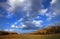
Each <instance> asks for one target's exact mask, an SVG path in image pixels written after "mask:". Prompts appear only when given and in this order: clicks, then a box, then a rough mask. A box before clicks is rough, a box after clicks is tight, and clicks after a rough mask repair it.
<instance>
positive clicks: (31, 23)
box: [0, 0, 60, 33]
mask: <svg viewBox="0 0 60 39" xmlns="http://www.w3.org/2000/svg"><path fill="white" fill-rule="evenodd" d="M59 3H60V0H0V30H4V31H15V32H18V33H25V32H26V33H27V32H31V31H35V30H39V29H42V28H44V27H48V26H50V25H58V26H59V25H60V18H59V17H60V5H59Z"/></svg>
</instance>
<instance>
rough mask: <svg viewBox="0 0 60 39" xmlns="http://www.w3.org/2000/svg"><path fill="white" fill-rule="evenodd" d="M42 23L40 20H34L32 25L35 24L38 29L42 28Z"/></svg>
mask: <svg viewBox="0 0 60 39" xmlns="http://www.w3.org/2000/svg"><path fill="white" fill-rule="evenodd" d="M42 22H43V21H42V20H38V21H36V20H33V21H32V23H33V24H34V25H36V27H41V23H42Z"/></svg>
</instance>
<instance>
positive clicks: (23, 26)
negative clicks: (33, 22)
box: [19, 24, 27, 28]
mask: <svg viewBox="0 0 60 39" xmlns="http://www.w3.org/2000/svg"><path fill="white" fill-rule="evenodd" d="M25 27H27V26H26V25H24V24H23V25H21V26H19V28H25Z"/></svg>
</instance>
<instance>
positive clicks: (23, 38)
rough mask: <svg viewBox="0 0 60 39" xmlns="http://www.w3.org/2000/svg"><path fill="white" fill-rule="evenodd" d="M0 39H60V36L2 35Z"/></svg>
mask: <svg viewBox="0 0 60 39" xmlns="http://www.w3.org/2000/svg"><path fill="white" fill-rule="evenodd" d="M0 39H60V34H50V35H17V34H13V35H0Z"/></svg>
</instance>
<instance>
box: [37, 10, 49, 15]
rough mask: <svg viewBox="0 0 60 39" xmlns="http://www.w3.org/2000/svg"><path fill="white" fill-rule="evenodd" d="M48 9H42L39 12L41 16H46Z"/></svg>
mask: <svg viewBox="0 0 60 39" xmlns="http://www.w3.org/2000/svg"><path fill="white" fill-rule="evenodd" d="M47 10H48V9H41V10H39V11H38V12H39V13H40V14H41V15H44V14H45V13H46V12H47Z"/></svg>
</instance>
